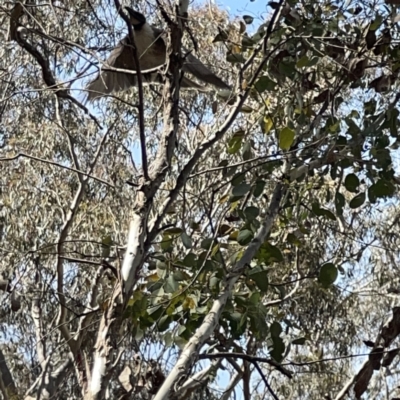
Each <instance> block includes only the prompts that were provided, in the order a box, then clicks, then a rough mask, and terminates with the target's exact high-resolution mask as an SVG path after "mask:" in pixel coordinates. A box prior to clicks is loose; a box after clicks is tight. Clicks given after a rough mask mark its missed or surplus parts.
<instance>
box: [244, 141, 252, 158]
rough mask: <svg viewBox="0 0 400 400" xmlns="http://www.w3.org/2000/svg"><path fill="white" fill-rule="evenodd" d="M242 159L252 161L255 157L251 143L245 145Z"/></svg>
mask: <svg viewBox="0 0 400 400" xmlns="http://www.w3.org/2000/svg"><path fill="white" fill-rule="evenodd" d="M242 157H243V160H244V161H247V160H250V159H251V158H252V157H253V152H252V149H251V142H250V141H248V142H246V143H245V144H244V145H243V148H242Z"/></svg>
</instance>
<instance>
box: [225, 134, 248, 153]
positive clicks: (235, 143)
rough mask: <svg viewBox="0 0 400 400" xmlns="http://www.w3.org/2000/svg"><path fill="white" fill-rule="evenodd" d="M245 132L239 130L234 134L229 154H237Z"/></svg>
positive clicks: (230, 141) (229, 146) (230, 142)
mask: <svg viewBox="0 0 400 400" xmlns="http://www.w3.org/2000/svg"><path fill="white" fill-rule="evenodd" d="M244 133H245V132H244V131H243V130H239V131H237V132H235V133H234V134H233V135H232V137H231V139H230V140H229V143H228V153H229V154H236V153H237V152H238V151H239V150H240V148H241V147H242V140H243V138H244Z"/></svg>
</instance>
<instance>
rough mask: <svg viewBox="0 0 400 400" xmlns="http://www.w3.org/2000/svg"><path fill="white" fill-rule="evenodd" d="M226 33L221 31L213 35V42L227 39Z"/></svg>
mask: <svg viewBox="0 0 400 400" xmlns="http://www.w3.org/2000/svg"><path fill="white" fill-rule="evenodd" d="M228 37H229V36H228V33H227V32H225V31H221V32H220V33H218V35H217V36H215V38H214V40H213V43H217V42H225V41H226V40H228Z"/></svg>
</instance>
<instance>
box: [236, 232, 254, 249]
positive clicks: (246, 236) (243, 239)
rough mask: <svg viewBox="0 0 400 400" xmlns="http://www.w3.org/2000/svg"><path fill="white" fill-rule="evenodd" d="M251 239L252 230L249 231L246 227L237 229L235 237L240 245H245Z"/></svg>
mask: <svg viewBox="0 0 400 400" xmlns="http://www.w3.org/2000/svg"><path fill="white" fill-rule="evenodd" d="M252 240H253V232H252V231H250V230H248V229H244V230H242V231H239V234H238V237H237V242H238V243H239V244H240V245H241V246H246V244H249V243H250V242H251V241H252Z"/></svg>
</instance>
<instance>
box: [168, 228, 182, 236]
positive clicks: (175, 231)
mask: <svg viewBox="0 0 400 400" xmlns="http://www.w3.org/2000/svg"><path fill="white" fill-rule="evenodd" d="M182 232H183V229H182V228H178V227H174V228H169V229H166V230H165V231H164V233H165V234H166V235H171V236H178V235H180V234H181V233H182Z"/></svg>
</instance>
